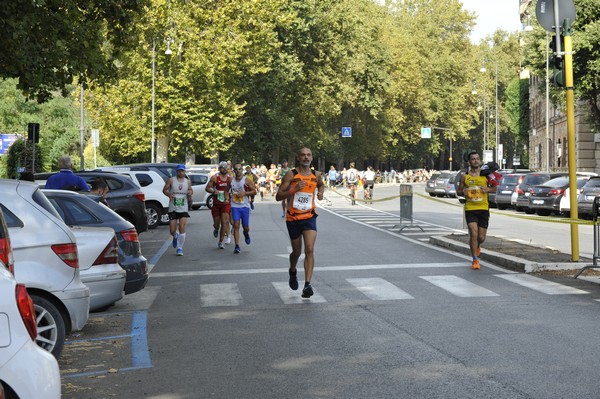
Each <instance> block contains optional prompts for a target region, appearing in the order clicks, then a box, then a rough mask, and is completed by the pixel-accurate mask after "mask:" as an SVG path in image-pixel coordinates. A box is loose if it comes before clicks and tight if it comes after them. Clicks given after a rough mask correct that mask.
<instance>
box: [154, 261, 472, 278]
mask: <svg viewBox="0 0 600 399" xmlns="http://www.w3.org/2000/svg"><path fill="white" fill-rule="evenodd" d="M452 267H462V268H466V267H467V265H466V264H465V262H454V263H408V264H389V265H348V266H319V267H318V268H317V270H318V271H319V272H332V271H349V270H352V271H360V270H381V269H431V268H452ZM298 271H299V272H302V269H301V268H299V269H298ZM287 272H288V269H287V268H285V269H282V268H276V269H275V268H273V269H231V270H195V271H190V272H164V273H152V278H157V277H192V276H227V275H235V274H268V273H285V274H287Z"/></svg>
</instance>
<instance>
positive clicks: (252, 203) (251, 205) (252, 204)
mask: <svg viewBox="0 0 600 399" xmlns="http://www.w3.org/2000/svg"><path fill="white" fill-rule="evenodd" d="M250 209H252V210H254V202H251V203H250Z"/></svg>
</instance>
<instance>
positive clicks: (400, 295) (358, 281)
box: [346, 278, 414, 301]
mask: <svg viewBox="0 0 600 399" xmlns="http://www.w3.org/2000/svg"><path fill="white" fill-rule="evenodd" d="M346 281H348V282H349V283H350V284H352V285H353V286H355V287H356V288H357V289H358V290H359V291H361V292H362V293H363V294H365V295H366V296H368V297H369V298H370V299H372V300H374V301H389V300H396V299H414V297H413V296H411V295H409V294H408V293H406V292H405V291H402V290H401V289H400V288H398V287H396V286H395V285H394V284H392V283H390V282H389V281H386V280H384V279H382V278H347V279H346Z"/></svg>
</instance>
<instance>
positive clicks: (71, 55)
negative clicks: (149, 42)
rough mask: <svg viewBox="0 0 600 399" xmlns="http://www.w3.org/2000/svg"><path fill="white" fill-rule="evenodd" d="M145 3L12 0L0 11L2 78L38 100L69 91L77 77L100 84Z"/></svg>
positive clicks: (111, 69)
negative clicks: (15, 84) (132, 22)
mask: <svg viewBox="0 0 600 399" xmlns="http://www.w3.org/2000/svg"><path fill="white" fill-rule="evenodd" d="M145 3H146V1H145V0H106V1H102V2H77V1H73V0H68V1H64V0H60V1H59V0H48V1H30V0H11V1H6V2H3V4H2V7H0V21H2V23H1V24H0V37H2V41H0V76H1V77H3V78H16V79H18V88H19V89H20V90H21V91H22V92H23V93H24V94H25V96H27V97H28V98H31V99H33V98H36V99H37V100H38V102H43V101H47V100H48V99H50V98H51V96H52V92H53V91H54V90H62V92H63V95H66V94H67V92H68V86H69V85H70V84H71V83H73V81H74V79H75V78H78V79H80V81H81V82H85V81H88V80H93V81H97V82H104V81H106V79H108V78H109V77H110V76H112V74H113V73H114V72H115V70H116V69H115V61H116V60H118V59H119V56H120V53H121V51H123V50H125V49H127V48H128V46H130V45H131V42H130V41H129V38H130V33H131V31H130V28H131V25H130V23H131V21H132V18H133V17H134V16H135V15H136V14H137V13H139V12H140V11H141V10H142V6H143V5H144V4H145Z"/></svg>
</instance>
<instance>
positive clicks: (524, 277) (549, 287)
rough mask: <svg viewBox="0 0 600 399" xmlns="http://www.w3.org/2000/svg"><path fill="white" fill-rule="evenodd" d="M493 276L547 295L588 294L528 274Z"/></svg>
mask: <svg viewBox="0 0 600 399" xmlns="http://www.w3.org/2000/svg"><path fill="white" fill-rule="evenodd" d="M495 276H497V277H500V278H502V279H504V280H508V281H510V282H512V283H516V284H519V285H522V286H523V287H527V288H531V289H532V290H535V291H538V292H542V293H544V294H548V295H573V294H589V292H587V291H583V290H580V289H577V288H573V287H569V286H567V285H562V284H559V283H555V282H553V281H547V280H544V279H541V278H539V277H535V276H530V275H528V274H496V275H495Z"/></svg>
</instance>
